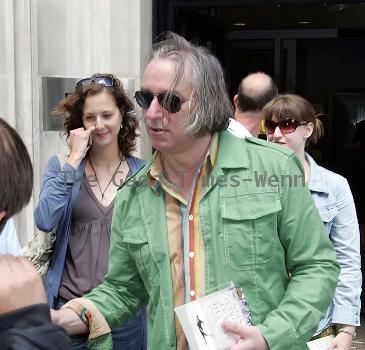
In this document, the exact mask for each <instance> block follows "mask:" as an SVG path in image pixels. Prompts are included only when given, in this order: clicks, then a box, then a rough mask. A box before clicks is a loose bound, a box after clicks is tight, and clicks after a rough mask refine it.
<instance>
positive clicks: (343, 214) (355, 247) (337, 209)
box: [306, 154, 362, 334]
mask: <svg viewBox="0 0 365 350" xmlns="http://www.w3.org/2000/svg"><path fill="white" fill-rule="evenodd" d="M306 158H307V160H308V161H309V164H310V179H309V183H308V187H309V190H310V191H311V194H312V197H313V200H314V202H315V204H316V207H317V209H318V211H319V214H320V216H321V218H322V221H323V223H324V225H325V228H326V230H327V232H328V234H329V238H330V240H331V241H332V244H333V246H334V247H335V249H336V255H337V261H338V263H339V265H340V267H341V272H340V275H339V277H338V284H337V288H336V292H335V295H334V297H333V300H332V302H331V304H330V306H329V308H328V310H327V315H326V317H325V318H324V319H323V320H322V321H321V322H320V324H319V327H318V330H317V332H316V334H318V333H320V332H321V331H322V330H323V329H324V328H326V327H327V326H328V325H330V324H334V323H336V324H337V323H340V324H348V325H353V326H358V325H360V308H361V301H360V294H361V281H362V275H361V257H360V233H359V225H358V221H357V216H356V209H355V204H354V200H353V197H352V193H351V190H350V187H349V185H348V183H347V180H346V179H345V178H344V177H343V176H341V175H339V174H336V173H334V172H332V171H329V170H327V169H325V168H323V167H321V166H319V165H318V164H317V163H316V162H315V161H314V160H313V158H312V157H310V156H309V154H306Z"/></svg>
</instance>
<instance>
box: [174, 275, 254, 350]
mask: <svg viewBox="0 0 365 350" xmlns="http://www.w3.org/2000/svg"><path fill="white" fill-rule="evenodd" d="M175 312H176V314H177V316H178V318H179V321H180V323H181V326H182V328H183V330H184V333H185V336H186V338H187V340H188V342H189V346H190V349H191V350H206V349H209V350H225V349H227V348H229V347H230V346H231V345H233V344H235V343H236V342H237V337H236V336H234V335H232V334H228V333H226V332H224V331H223V329H222V327H221V323H222V321H224V320H228V321H232V322H236V323H240V324H243V325H251V324H252V321H251V315H250V311H249V309H248V306H247V304H246V300H245V297H244V295H243V293H242V290H241V288H240V287H239V286H238V285H234V284H233V282H230V284H229V286H228V287H226V288H224V289H221V290H218V291H216V292H214V293H212V294H209V295H207V296H205V297H202V298H200V299H197V300H195V301H192V302H190V303H187V304H185V305H182V306H179V307H177V308H175Z"/></svg>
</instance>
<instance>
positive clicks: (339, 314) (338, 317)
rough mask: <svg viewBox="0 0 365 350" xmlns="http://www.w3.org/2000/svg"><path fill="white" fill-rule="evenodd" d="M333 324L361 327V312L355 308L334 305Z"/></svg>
mask: <svg viewBox="0 0 365 350" xmlns="http://www.w3.org/2000/svg"><path fill="white" fill-rule="evenodd" d="M332 323H336V324H348V325H351V326H360V310H359V309H358V308H354V307H346V306H341V305H334V308H333V313H332Z"/></svg>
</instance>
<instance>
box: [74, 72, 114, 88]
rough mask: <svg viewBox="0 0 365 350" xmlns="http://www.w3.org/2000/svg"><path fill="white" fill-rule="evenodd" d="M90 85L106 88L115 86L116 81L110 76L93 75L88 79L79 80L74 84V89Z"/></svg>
mask: <svg viewBox="0 0 365 350" xmlns="http://www.w3.org/2000/svg"><path fill="white" fill-rule="evenodd" d="M90 84H99V85H103V86H106V87H113V86H116V81H115V79H114V78H113V77H112V76H111V75H102V74H100V75H93V76H92V77H90V78H85V79H81V80H79V81H78V82H77V84H76V89H78V88H79V87H81V86H87V85H90Z"/></svg>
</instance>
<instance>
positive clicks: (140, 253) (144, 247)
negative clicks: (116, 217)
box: [123, 229, 160, 286]
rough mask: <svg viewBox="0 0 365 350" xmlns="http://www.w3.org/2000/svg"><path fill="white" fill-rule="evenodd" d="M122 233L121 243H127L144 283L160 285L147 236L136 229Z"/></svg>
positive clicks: (158, 273)
mask: <svg viewBox="0 0 365 350" xmlns="http://www.w3.org/2000/svg"><path fill="white" fill-rule="evenodd" d="M123 234H124V236H123V243H126V244H128V248H129V252H130V254H131V256H132V257H133V259H134V261H135V263H136V267H137V270H138V272H139V274H140V276H141V278H142V280H143V282H144V283H145V285H146V286H158V285H160V271H159V269H158V267H157V265H156V263H155V262H154V260H153V256H152V251H151V248H150V246H149V244H148V240H147V237H146V236H145V235H144V234H141V232H140V231H139V230H136V229H131V230H127V231H124V232H123Z"/></svg>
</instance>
